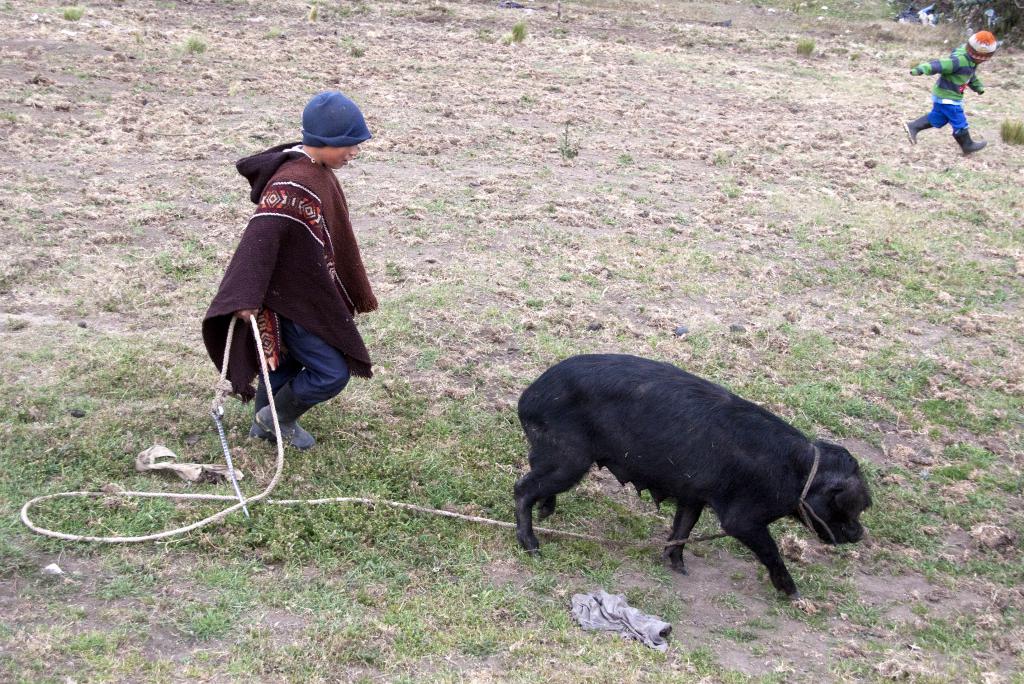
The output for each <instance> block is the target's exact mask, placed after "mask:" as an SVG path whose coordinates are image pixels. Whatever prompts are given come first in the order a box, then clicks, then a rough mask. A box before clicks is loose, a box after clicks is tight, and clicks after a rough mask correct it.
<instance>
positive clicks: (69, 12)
mask: <svg viewBox="0 0 1024 684" xmlns="http://www.w3.org/2000/svg"><path fill="white" fill-rule="evenodd" d="M63 12H64V18H65V19H67V20H68V21H78V20H79V19H81V18H82V15H83V14H85V8H84V7H77V6H76V7H65V8H64V10H63Z"/></svg>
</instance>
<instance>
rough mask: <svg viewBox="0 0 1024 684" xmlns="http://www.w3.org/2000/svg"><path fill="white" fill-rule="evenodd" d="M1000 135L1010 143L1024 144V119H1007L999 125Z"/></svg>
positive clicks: (1005, 141)
mask: <svg viewBox="0 0 1024 684" xmlns="http://www.w3.org/2000/svg"><path fill="white" fill-rule="evenodd" d="M999 135H1000V136H1001V137H1002V138H1003V142H1004V143H1006V144H1008V145H1024V121H1012V120H1010V119H1007V120H1006V121H1004V122H1003V125H1002V126H1000V127H999Z"/></svg>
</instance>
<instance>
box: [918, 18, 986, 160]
mask: <svg viewBox="0 0 1024 684" xmlns="http://www.w3.org/2000/svg"><path fill="white" fill-rule="evenodd" d="M998 47H999V44H998V43H997V42H996V37H995V36H994V35H992V34H991V33H990V32H988V31H978V32H977V33H975V34H974V35H972V36H971V37H970V38H968V39H967V42H966V43H965V44H963V45H961V46H960V47H958V48H957V49H955V50H953V52H952V53H951V54H950V55H949V57H947V58H945V59H934V60H932V61H930V62H924V63H922V64H918V65H917V66H916V67H914V68H913V69H911V70H910V73H911V75H913V76H920V75H922V74H937V75H938V76H939V78H938V79H937V80H936V81H935V85H934V86H933V87H932V111H931V112H929V113H928V114H926V115H925V116H922V117H921V118H919V119H917V120H916V121H910V122H907V123H905V124H903V128H905V129H906V131H907V135H908V136H909V137H910V144H911V145H916V144H917V134H918V133H920V132H921V131H923V130H925V129H926V128H942V127H943V126H945V125H946V124H947V123H948V124H950V125H951V126H952V127H953V138H954V139H955V140H956V141H957V143H958V144H959V145H960V149H961V150H962V151H963V153H964V154H971V153H972V152H977V151H978V150H980V149H981V148H983V147H984V146H985V144H986V143H985V142H984V141H982V142H974V141H973V140H971V133H970V131H969V130H968V128H967V117H966V116H964V90H966V89H967V88H970V89H971V90H973V91H974V92H976V93H978V94H979V95H981V94H982V93H983V92H985V86H984V85H983V84H982V82H981V79H979V78H978V76H977V75H976V74H975V70H976V69H977V68H978V65H979V64H981V63H983V62H987V61H988V60H990V59H991V58H992V55H994V54H995V52H996V48H998Z"/></svg>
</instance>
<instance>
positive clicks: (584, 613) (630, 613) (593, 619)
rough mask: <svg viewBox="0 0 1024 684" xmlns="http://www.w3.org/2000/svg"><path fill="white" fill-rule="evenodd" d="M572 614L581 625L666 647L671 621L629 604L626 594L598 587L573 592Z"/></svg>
mask: <svg viewBox="0 0 1024 684" xmlns="http://www.w3.org/2000/svg"><path fill="white" fill-rule="evenodd" d="M572 617H573V619H574V620H576V622H578V623H579V624H580V627H582V628H583V629H599V630H604V631H608V632H618V633H619V634H621V635H622V636H623V637H624V638H627V639H636V640H637V641H639V642H641V643H643V644H644V645H645V646H650V647H651V648H655V649H657V650H659V651H662V652H664V651H667V650H668V643H667V642H666V641H665V637H667V636H668V635H669V632H671V631H672V625H670V624H669V623H667V622H664V621H662V620H661V619H660V618H658V617H656V616H654V615H647V614H645V613H641V612H640V611H639V610H637V609H636V608H632V607H631V606H630V605H629V604H628V603H627V602H626V597H625V596H622V595H621V594H609V593H608V592H606V591H604V590H603V589H599V590H597V591H595V592H592V593H589V594H574V595H573V597H572Z"/></svg>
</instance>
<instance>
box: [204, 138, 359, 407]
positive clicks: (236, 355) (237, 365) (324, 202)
mask: <svg viewBox="0 0 1024 684" xmlns="http://www.w3.org/2000/svg"><path fill="white" fill-rule="evenodd" d="M297 145H298V143H290V144H287V145H279V146H277V147H273V148H271V149H269V150H267V151H265V152H262V153H260V154H257V155H255V156H252V157H247V158H245V159H242V160H241V161H239V162H238V163H237V164H236V165H235V166H236V168H237V169H238V172H239V173H241V174H242V175H243V176H245V177H246V179H248V181H249V182H250V184H251V185H252V193H251V194H250V199H252V201H253V202H254V203H256V204H257V205H258V206H257V209H256V213H255V214H254V215H253V217H252V219H250V221H249V225H248V226H246V228H245V232H244V233H243V234H242V240H241V242H239V244H238V249H237V250H236V251H235V255H234V257H232V259H231V263H230V264H228V269H227V272H226V273H225V274H224V279H223V280H222V281H221V284H220V289H219V290H218V291H217V296H216V297H214V299H213V302H212V303H211V304H210V308H209V309H208V310H207V312H206V317H205V319H204V320H203V341H204V342H205V343H206V350H207V352H208V353H209V355H210V358H211V359H213V362H214V363H215V364H216V365H217V368H218V369H219V368H220V367H221V362H222V361H223V358H224V343H225V341H226V339H227V330H228V323H229V322H230V321H231V316H232V315H233V314H234V312H236V311H240V310H243V309H259V308H261V307H264V308H266V309H269V310H271V311H273V312H275V313H277V314H280V315H282V316H284V317H286V318H289V319H291V320H293V321H295V322H296V323H298V324H299V325H301V326H302V327H304V328H306V329H307V330H309V331H310V332H312V333H313V334H315V335H317V336H319V337H320V338H322V339H323V340H324V341H325V342H327V343H328V344H330V345H332V346H333V347H336V348H337V349H338V350H340V351H341V352H342V353H343V354H344V355H345V358H346V360H347V361H348V364H349V370H350V371H351V372H352V374H353V375H358V376H362V377H366V378H368V377H370V376H371V375H372V371H371V362H370V355H369V353H368V352H367V351H366V345H364V344H363V339H362V337H361V336H360V335H359V331H358V330H357V329H356V326H355V322H354V320H353V318H352V315H353V314H354V313H356V312H359V313H364V312H367V311H373V310H374V309H376V308H377V300H376V298H375V297H374V296H373V290H372V289H371V288H370V282H369V280H367V277H366V269H365V268H364V267H363V261H362V258H361V257H360V255H359V245H358V244H357V243H356V238H355V234H354V233H353V232H352V224H351V223H350V222H349V218H348V205H347V204H346V203H345V196H344V194H342V191H341V186H340V185H339V184H338V179H337V178H335V176H334V172H333V171H332V170H331V169H329V168H327V167H325V166H321V165H319V164H314V163H313V162H311V161H310V159H309V157H307V156H306V155H305V154H303V153H302V152H301V151H297V150H295V149H293V148H295V147H296V146H297ZM239 323H242V322H241V321H239ZM250 331H251V326H250V325H249V323H248V322H246V323H245V324H244V325H236V329H235V336H234V339H233V341H232V346H231V360H230V362H229V368H228V379H229V380H230V381H231V386H232V389H233V390H234V392H235V393H237V394H238V395H239V396H241V397H243V398H244V399H250V398H252V396H253V395H254V394H255V391H254V389H253V387H252V381H253V378H255V377H256V374H257V372H258V371H259V356H258V355H257V351H256V345H255V343H254V342H253V338H252V333H251V332H250Z"/></svg>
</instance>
